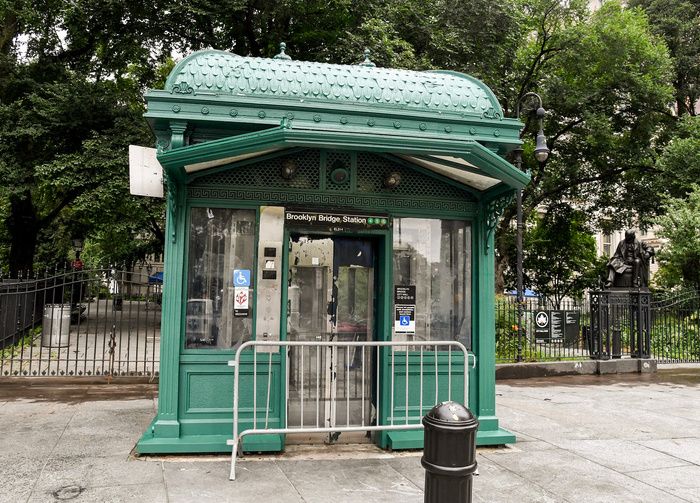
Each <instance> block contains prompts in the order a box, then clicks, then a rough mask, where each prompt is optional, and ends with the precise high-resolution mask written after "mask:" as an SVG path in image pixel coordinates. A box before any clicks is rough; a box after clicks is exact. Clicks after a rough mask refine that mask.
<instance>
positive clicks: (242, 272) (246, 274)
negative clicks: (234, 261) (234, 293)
mask: <svg viewBox="0 0 700 503" xmlns="http://www.w3.org/2000/svg"><path fill="white" fill-rule="evenodd" d="M233 286H239V287H246V286H248V287H249V286H250V269H234V270H233Z"/></svg>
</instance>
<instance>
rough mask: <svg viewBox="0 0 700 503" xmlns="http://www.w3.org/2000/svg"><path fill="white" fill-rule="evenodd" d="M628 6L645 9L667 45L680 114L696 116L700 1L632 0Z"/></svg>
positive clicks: (699, 83)
mask: <svg viewBox="0 0 700 503" xmlns="http://www.w3.org/2000/svg"><path fill="white" fill-rule="evenodd" d="M629 5H630V7H640V8H642V9H644V11H645V12H646V14H647V16H648V17H649V21H650V24H651V27H652V30H653V31H654V33H656V34H658V35H659V36H661V37H663V39H664V41H665V42H666V45H667V46H668V49H669V52H670V54H671V57H672V58H673V66H674V79H673V87H674V89H675V104H676V110H677V111H678V114H679V115H685V114H688V115H693V116H694V115H696V114H697V112H696V105H697V103H698V101H699V100H700V64H698V61H700V23H699V22H698V19H700V1H698V0H631V1H630V3H629Z"/></svg>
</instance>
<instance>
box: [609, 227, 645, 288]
mask: <svg viewBox="0 0 700 503" xmlns="http://www.w3.org/2000/svg"><path fill="white" fill-rule="evenodd" d="M654 255H655V251H654V248H652V247H651V246H649V245H647V244H646V243H642V242H641V241H639V240H638V239H637V238H636V236H635V233H634V231H633V230H628V231H625V239H624V240H622V241H620V243H619V244H618V245H617V249H616V250H615V254H614V255H613V256H612V257H610V260H609V261H608V277H607V279H606V281H605V288H611V287H622V288H625V287H632V288H647V287H648V286H649V261H650V260H651V257H653V256H654Z"/></svg>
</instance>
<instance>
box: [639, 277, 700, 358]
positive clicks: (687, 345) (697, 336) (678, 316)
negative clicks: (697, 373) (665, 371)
mask: <svg viewBox="0 0 700 503" xmlns="http://www.w3.org/2000/svg"><path fill="white" fill-rule="evenodd" d="M650 324H651V354H652V357H653V358H655V359H657V360H658V362H659V363H685V362H691V363H696V362H700V292H698V291H694V290H690V291H684V292H674V293H669V294H658V295H656V296H655V297H654V298H652V302H651V323H650Z"/></svg>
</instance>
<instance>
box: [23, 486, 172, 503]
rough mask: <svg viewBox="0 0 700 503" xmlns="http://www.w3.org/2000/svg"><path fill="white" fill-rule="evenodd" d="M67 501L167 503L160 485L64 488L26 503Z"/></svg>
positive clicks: (36, 494)
mask: <svg viewBox="0 0 700 503" xmlns="http://www.w3.org/2000/svg"><path fill="white" fill-rule="evenodd" d="M61 500H67V501H70V502H71V503H74V502H75V503H96V502H99V503H133V502H135V501H138V502H148V503H167V502H168V498H167V495H166V493H165V487H164V486H163V484H162V483H160V484H135V485H117V486H103V487H82V486H66V487H64V488H60V489H58V491H44V492H36V493H34V494H32V496H31V497H30V498H29V499H28V500H27V503H47V502H55V501H61Z"/></svg>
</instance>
